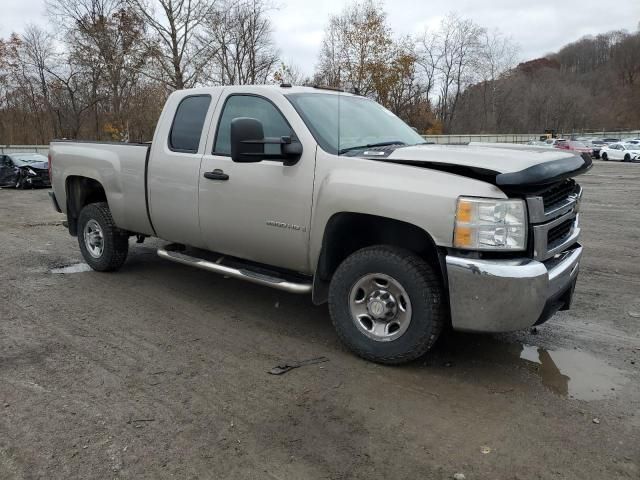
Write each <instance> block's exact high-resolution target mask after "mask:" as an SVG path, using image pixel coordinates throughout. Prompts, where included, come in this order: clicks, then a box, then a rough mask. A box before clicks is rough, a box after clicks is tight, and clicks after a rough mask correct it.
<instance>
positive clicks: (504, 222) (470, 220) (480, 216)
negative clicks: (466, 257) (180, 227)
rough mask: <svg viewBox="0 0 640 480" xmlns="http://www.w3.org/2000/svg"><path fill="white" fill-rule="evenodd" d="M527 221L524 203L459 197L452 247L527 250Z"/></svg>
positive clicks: (516, 200)
mask: <svg viewBox="0 0 640 480" xmlns="http://www.w3.org/2000/svg"><path fill="white" fill-rule="evenodd" d="M526 245H527V218H526V209H525V205H524V201H523V200H520V199H513V200H503V199H495V198H472V197H460V198H458V204H457V207H456V220H455V226H454V229H453V246H454V247H456V248H464V249H468V250H525V249H526Z"/></svg>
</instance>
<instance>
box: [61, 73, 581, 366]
mask: <svg viewBox="0 0 640 480" xmlns="http://www.w3.org/2000/svg"><path fill="white" fill-rule="evenodd" d="M50 167H51V171H52V174H51V176H52V183H53V193H52V200H53V203H54V207H55V208H56V209H57V210H58V211H61V212H63V213H65V214H66V215H67V219H68V228H69V233H70V234H71V235H74V236H77V237H78V243H79V246H80V250H81V251H82V255H83V256H84V258H85V260H86V261H87V263H88V264H89V265H90V266H91V267H92V268H93V269H94V270H98V271H110V270H116V269H118V268H119V267H120V266H121V265H122V264H123V262H124V261H125V259H126V257H127V252H128V248H129V238H130V237H137V239H138V242H141V241H143V240H144V239H145V238H146V237H158V238H160V239H163V240H165V241H167V244H166V245H165V246H164V247H163V248H160V249H159V250H158V255H160V256H161V257H162V258H165V259H167V260H172V261H174V262H178V263H182V264H185V265H191V266H194V267H197V268H202V269H206V270H210V271H212V272H218V273H222V274H224V275H227V276H229V277H235V278H240V279H244V280H248V281H250V282H254V283H258V284H262V285H267V286H270V287H273V288H278V289H281V290H285V291H288V292H292V293H311V294H312V299H313V302H314V303H316V304H321V303H324V302H328V303H329V311H330V314H331V318H332V321H333V324H334V326H335V328H336V330H337V332H338V335H339V337H340V339H341V340H342V341H343V342H344V343H345V344H346V345H347V346H348V347H349V348H350V349H351V350H353V351H354V352H355V353H357V354H358V355H360V356H362V357H364V358H366V359H369V360H373V361H376V362H381V363H389V364H392V363H402V362H406V361H409V360H412V359H414V358H417V357H419V356H420V355H422V354H424V353H425V352H426V351H428V350H429V349H430V348H431V346H432V345H433V344H434V342H435V341H436V340H437V338H438V336H439V334H440V332H441V331H442V329H443V328H444V327H446V326H448V325H450V326H452V327H453V329H456V330H466V331H475V332H503V331H511V330H518V329H524V328H527V327H531V326H532V325H537V324H540V323H542V322H544V321H546V320H547V319H548V318H549V317H550V316H552V315H553V314H554V313H555V312H556V311H557V310H559V309H568V308H569V306H570V303H571V297H572V293H573V290H574V286H575V282H576V277H577V275H578V264H579V261H580V257H581V255H582V247H581V246H580V244H579V243H578V236H579V234H580V227H579V224H578V207H579V203H580V197H581V194H582V190H581V188H580V186H579V185H578V184H577V183H576V182H575V181H574V180H573V178H572V177H575V176H576V175H578V174H581V173H583V172H585V171H587V170H588V169H589V168H590V167H591V159H590V158H589V157H588V156H587V155H584V156H576V155H574V154H572V153H570V152H567V151H562V150H550V149H545V148H539V147H526V146H516V145H497V144H494V145H455V146H442V145H429V144H426V143H425V142H424V140H423V138H422V137H420V136H419V135H418V134H417V133H416V132H415V131H414V130H413V129H412V128H410V127H409V126H407V125H406V124H405V123H403V122H402V121H401V120H400V119H399V118H397V117H396V116H395V115H393V114H392V113H391V112H390V111H388V110H387V109H385V108H384V107H382V106H380V105H379V104H377V103H375V102H374V101H372V100H369V99H367V98H363V97H361V96H357V95H351V94H347V93H343V92H339V91H332V90H329V89H323V88H312V87H291V86H290V85H281V86H243V87H213V88H198V89H193V90H183V91H178V92H175V93H173V94H172V95H171V96H170V97H169V99H168V100H167V103H166V105H165V107H164V110H163V112H162V114H161V116H160V119H159V121H158V125H157V128H156V131H155V134H154V138H153V142H152V143H150V144H130V143H105V142H73V141H53V142H51V146H50ZM239 295H241V294H239Z"/></svg>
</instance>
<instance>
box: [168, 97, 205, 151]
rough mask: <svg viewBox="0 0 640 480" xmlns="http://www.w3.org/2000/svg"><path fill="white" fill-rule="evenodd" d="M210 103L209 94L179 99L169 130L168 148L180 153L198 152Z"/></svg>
mask: <svg viewBox="0 0 640 480" xmlns="http://www.w3.org/2000/svg"><path fill="white" fill-rule="evenodd" d="M210 104H211V96H210V95H191V96H188V97H185V98H183V99H182V100H181V101H180V104H179V105H178V108H177V109H176V113H175V116H174V117H173V124H172V125H171V131H170V132H169V149H170V150H172V151H174V152H181V153H198V147H199V146H200V137H201V136H202V130H203V127H204V121H205V118H206V116H207V111H208V110H209V105H210Z"/></svg>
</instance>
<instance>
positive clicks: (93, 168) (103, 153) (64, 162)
mask: <svg viewBox="0 0 640 480" xmlns="http://www.w3.org/2000/svg"><path fill="white" fill-rule="evenodd" d="M150 147H151V143H122V142H97V141H96V142H94V141H69V140H54V141H52V142H51V145H50V149H49V155H50V160H51V166H52V177H53V182H52V186H53V190H54V192H55V195H56V199H57V200H58V204H59V205H60V208H61V209H62V211H63V212H64V213H67V184H68V181H69V179H70V177H74V176H78V177H86V178H91V179H95V180H96V181H97V182H99V183H100V184H101V185H102V186H103V188H104V191H105V193H106V196H107V201H108V202H109V208H110V209H111V214H112V215H113V219H114V221H115V222H116V225H117V226H118V227H120V228H122V229H125V230H129V231H132V232H136V233H142V234H146V235H152V234H153V228H152V227H151V222H150V221H149V214H148V205H147V196H146V175H145V173H146V169H147V162H148V153H149V149H150Z"/></svg>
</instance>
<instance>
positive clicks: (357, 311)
mask: <svg viewBox="0 0 640 480" xmlns="http://www.w3.org/2000/svg"><path fill="white" fill-rule="evenodd" d="M329 311H330V313H331V319H332V321H333V325H334V327H335V329H336V331H337V333H338V336H339V337H340V339H341V340H342V342H343V343H344V344H345V345H346V346H347V347H348V348H349V349H351V350H352V351H353V352H355V353H356V354H357V355H359V356H361V357H363V358H365V359H367V360H372V361H374V362H378V363H385V364H400V363H405V362H408V361H411V360H414V359H416V358H418V357H420V356H422V355H423V354H425V353H426V352H427V351H428V350H429V349H430V348H431V347H432V346H433V345H434V343H435V342H436V340H437V339H438V337H439V335H440V332H441V331H442V328H443V326H444V324H445V321H446V308H445V304H444V294H443V289H442V282H441V279H440V276H439V275H438V274H437V273H436V271H435V270H434V269H433V267H431V266H430V265H429V264H428V263H427V262H425V261H424V260H423V259H422V258H420V257H418V256H417V255H415V254H414V253H412V252H410V251H408V250H404V249H401V248H396V247H391V246H376V247H368V248H364V249H362V250H358V251H357V252H355V253H354V254H352V255H351V256H349V257H348V258H347V259H346V260H345V261H344V262H342V264H341V265H340V266H339V267H338V269H337V270H336V272H335V274H334V276H333V279H332V280H331V285H330V287H329Z"/></svg>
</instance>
